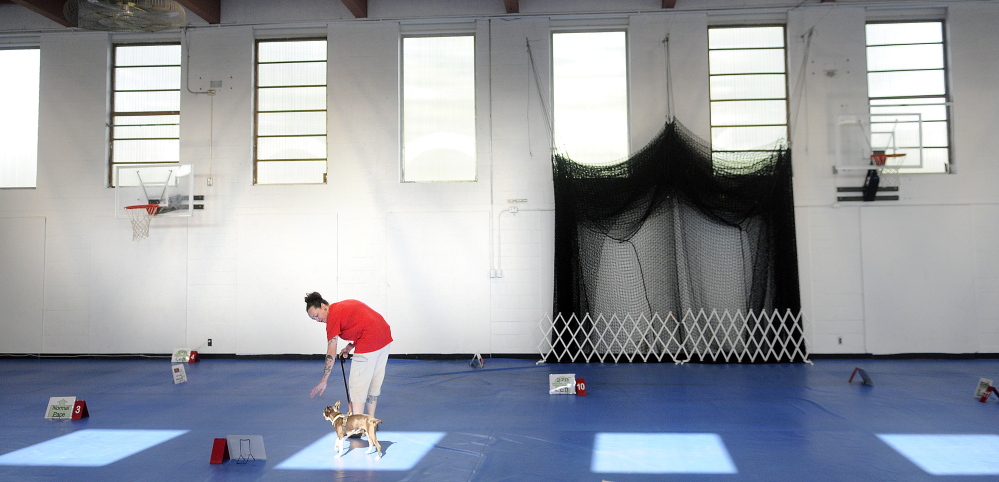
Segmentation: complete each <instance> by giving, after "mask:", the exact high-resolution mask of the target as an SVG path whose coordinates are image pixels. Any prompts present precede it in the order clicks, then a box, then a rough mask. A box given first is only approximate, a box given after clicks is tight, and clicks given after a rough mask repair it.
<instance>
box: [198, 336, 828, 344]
mask: <svg viewBox="0 0 999 482" xmlns="http://www.w3.org/2000/svg"><path fill="white" fill-rule="evenodd" d="M838 340H839V344H840V345H842V344H843V337H842V336H841V337H839V339H838ZM208 344H209V345H211V344H212V340H208Z"/></svg>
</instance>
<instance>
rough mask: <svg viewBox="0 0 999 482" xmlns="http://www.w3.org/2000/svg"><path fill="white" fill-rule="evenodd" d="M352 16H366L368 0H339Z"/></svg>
mask: <svg viewBox="0 0 999 482" xmlns="http://www.w3.org/2000/svg"><path fill="white" fill-rule="evenodd" d="M340 1H341V2H343V4H344V6H346V7H347V10H350V13H352V14H354V18H368V0H340Z"/></svg>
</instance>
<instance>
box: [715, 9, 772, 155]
mask: <svg viewBox="0 0 999 482" xmlns="http://www.w3.org/2000/svg"><path fill="white" fill-rule="evenodd" d="M708 68H709V73H708V75H709V84H710V103H711V149H712V152H713V153H714V158H715V162H716V163H724V162H727V160H729V159H736V158H738V157H739V156H740V155H741V154H743V153H754V152H759V153H761V154H763V153H765V152H768V151H772V150H773V149H774V148H775V147H777V146H779V145H782V144H783V143H784V142H786V140H787V138H788V126H787V74H786V72H787V69H786V62H785V53H784V27H779V26H778V27H774V26H760V27H712V28H710V29H708Z"/></svg>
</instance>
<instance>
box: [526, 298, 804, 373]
mask: <svg viewBox="0 0 999 482" xmlns="http://www.w3.org/2000/svg"><path fill="white" fill-rule="evenodd" d="M540 328H541V332H542V340H541V342H540V343H539V344H538V349H539V350H540V352H541V358H542V360H554V361H571V362H577V363H578V362H585V363H589V362H615V363H616V362H621V361H624V362H649V361H654V362H662V361H673V362H674V363H686V362H689V361H705V362H726V363H767V362H807V363H811V362H810V361H809V360H808V351H807V347H806V344H805V335H804V331H803V328H802V316H801V313H800V312H799V313H792V312H791V311H790V310H788V311H786V312H784V313H780V312H777V311H773V312H761V313H754V312H753V311H750V312H748V313H744V312H742V311H741V310H738V311H735V312H730V311H728V310H725V311H724V312H722V313H718V312H717V311H714V310H713V311H711V312H710V313H708V312H706V311H705V310H703V309H702V310H700V311H698V312H697V313H694V311H693V310H687V312H686V313H684V315H683V317H682V318H680V319H677V317H676V316H675V315H674V314H673V313H672V312H670V313H668V314H667V315H665V316H662V315H660V314H659V313H655V314H653V315H652V316H651V317H650V316H648V315H646V314H644V313H638V314H626V315H617V314H613V315H609V316H607V315H604V314H599V315H591V314H586V315H584V316H583V317H577V316H576V315H572V316H570V317H569V318H565V317H563V316H562V315H559V316H556V317H555V319H552V318H551V317H549V316H546V317H545V318H544V319H542V320H541V324H540Z"/></svg>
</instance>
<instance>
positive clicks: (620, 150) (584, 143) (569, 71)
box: [552, 32, 630, 165]
mask: <svg viewBox="0 0 999 482" xmlns="http://www.w3.org/2000/svg"><path fill="white" fill-rule="evenodd" d="M627 58H628V52H627V38H626V36H625V33H624V32H567V33H555V34H552V89H553V92H554V96H553V99H554V102H553V106H554V109H553V110H554V121H553V123H554V131H555V132H554V136H555V146H556V148H557V149H558V150H560V151H562V152H563V153H565V154H566V155H567V156H568V157H569V158H570V159H572V160H573V161H575V162H578V163H580V164H593V165H607V164H613V163H616V162H621V161H623V160H625V159H626V158H627V157H628V154H629V153H630V145H629V141H628V136H629V135H628V61H627Z"/></svg>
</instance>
